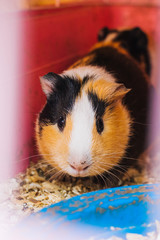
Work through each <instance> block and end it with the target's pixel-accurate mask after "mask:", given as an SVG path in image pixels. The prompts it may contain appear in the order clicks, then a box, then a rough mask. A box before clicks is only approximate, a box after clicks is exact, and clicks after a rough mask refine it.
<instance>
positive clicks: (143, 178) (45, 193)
mask: <svg viewBox="0 0 160 240" xmlns="http://www.w3.org/2000/svg"><path fill="white" fill-rule="evenodd" d="M150 152H151V151H150ZM159 159H160V152H158V153H156V154H154V155H152V156H151V155H149V154H148V152H147V153H145V154H144V155H143V156H142V157H141V160H140V161H139V166H140V167H139V168H132V169H129V171H128V172H127V174H126V175H125V176H124V177H123V179H122V180H121V181H119V186H128V185H135V184H146V183H148V184H150V183H157V182H160V174H159V173H160V171H159V168H158V166H159ZM141 163H143V164H141ZM51 171H52V170H51V167H50V166H49V165H47V164H46V163H43V162H41V161H39V162H38V163H33V162H31V163H30V166H29V167H28V168H27V170H26V172H24V173H19V174H18V175H17V176H16V177H15V178H12V179H10V180H8V181H7V182H6V183H1V184H0V193H1V194H0V211H1V215H0V228H3V229H4V230H5V228H7V227H8V226H12V225H15V224H16V223H17V222H19V221H20V220H21V219H22V218H24V217H25V216H26V215H29V214H30V213H32V212H37V211H38V210H40V209H42V208H43V207H46V206H48V205H51V204H54V203H57V202H59V201H61V200H64V199H69V198H71V197H74V196H77V195H80V194H83V193H87V192H91V191H95V190H99V189H104V188H106V185H105V184H104V183H103V181H102V182H99V181H97V182H96V183H95V182H94V183H93V180H92V179H90V178H88V179H86V178H85V179H83V178H79V179H78V178H72V177H69V176H68V178H66V179H65V180H61V179H52V177H51V175H50V174H49V173H50V172H51ZM46 173H47V174H46Z"/></svg>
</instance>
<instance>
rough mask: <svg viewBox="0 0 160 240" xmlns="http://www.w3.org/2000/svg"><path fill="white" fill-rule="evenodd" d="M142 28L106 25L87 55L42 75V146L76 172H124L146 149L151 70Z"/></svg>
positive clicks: (51, 159) (61, 167) (56, 162)
mask: <svg viewBox="0 0 160 240" xmlns="http://www.w3.org/2000/svg"><path fill="white" fill-rule="evenodd" d="M150 68H151V67H150V58H149V53H148V40H147V36H146V34H145V33H144V32H143V31H142V30H141V29H140V28H133V29H130V30H121V31H120V30H109V29H108V28H106V27H105V28H103V29H102V30H100V32H99V34H98V42H97V44H96V45H95V46H93V48H92V49H91V51H90V52H89V53H88V54H87V55H86V56H84V58H82V59H80V60H79V61H77V62H76V63H75V64H73V65H72V66H71V67H70V68H69V69H68V70H66V71H64V72H63V73H61V74H56V73H53V72H50V73H48V74H46V75H45V76H43V77H40V81H41V86H42V90H43V92H44V93H45V95H46V99H47V101H46V104H45V106H44V108H43V109H42V111H41V112H40V113H39V116H38V119H37V123H36V139H37V145H38V148H39V152H40V153H41V154H42V155H43V157H44V159H45V160H46V161H47V162H48V163H49V164H50V165H51V166H52V167H53V168H54V169H56V170H57V171H59V172H61V173H64V174H69V175H71V176H74V177H87V176H98V175H104V174H107V175H108V176H111V177H112V178H119V177H118V176H120V175H122V174H123V173H124V172H125V171H126V169H128V167H130V166H131V165H133V164H135V162H136V159H137V158H138V156H139V155H140V154H141V153H142V152H143V151H144V148H145V143H146V126H147V123H148V122H147V121H148V117H147V115H148V96H149V85H148V78H149V75H150Z"/></svg>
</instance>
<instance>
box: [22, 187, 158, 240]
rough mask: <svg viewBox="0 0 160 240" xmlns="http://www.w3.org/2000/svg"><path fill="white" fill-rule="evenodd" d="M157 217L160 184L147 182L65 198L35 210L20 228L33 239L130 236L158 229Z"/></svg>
mask: <svg viewBox="0 0 160 240" xmlns="http://www.w3.org/2000/svg"><path fill="white" fill-rule="evenodd" d="M156 220H158V221H160V184H146V185H136V186H129V187H118V188H112V189H106V190H99V191H95V192H91V193H87V194H83V195H80V196H76V197H73V198H71V199H69V200H64V201H61V202H59V203H57V204H53V205H51V206H49V207H47V208H44V209H42V210H41V211H39V212H38V213H35V214H32V215H31V216H29V217H28V218H27V219H26V220H25V221H24V222H23V223H22V224H21V227H20V228H21V231H22V232H23V236H24V235H25V239H30V240H31V239H34V240H35V239H43V240H45V239H47V240H50V239H53V240H57V239H58V240H62V239H65V240H66V239H69V240H72V239H74V240H78V239H83V240H84V239H86V240H98V239H99V240H101V239H107V238H109V237H111V236H117V237H121V238H123V239H126V233H137V234H143V235H146V234H147V233H149V232H151V231H155V230H156V224H155V221H156ZM20 228H19V229H20Z"/></svg>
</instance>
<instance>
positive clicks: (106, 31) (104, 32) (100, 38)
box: [97, 27, 110, 42]
mask: <svg viewBox="0 0 160 240" xmlns="http://www.w3.org/2000/svg"><path fill="white" fill-rule="evenodd" d="M109 32H110V30H109V28H107V27H104V28H102V29H101V30H99V32H98V36H97V38H98V41H99V42H101V41H103V40H104V39H105V38H106V37H107V35H108V34H109Z"/></svg>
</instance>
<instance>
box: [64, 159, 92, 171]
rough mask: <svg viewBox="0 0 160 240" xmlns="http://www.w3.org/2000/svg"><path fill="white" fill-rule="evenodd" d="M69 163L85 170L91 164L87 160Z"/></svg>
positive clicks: (77, 169) (77, 168)
mask: <svg viewBox="0 0 160 240" xmlns="http://www.w3.org/2000/svg"><path fill="white" fill-rule="evenodd" d="M69 165H70V167H71V168H73V169H74V170H76V171H84V170H86V169H87V168H88V167H89V166H90V164H89V163H87V161H82V162H80V163H76V162H72V163H70V164H69Z"/></svg>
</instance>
